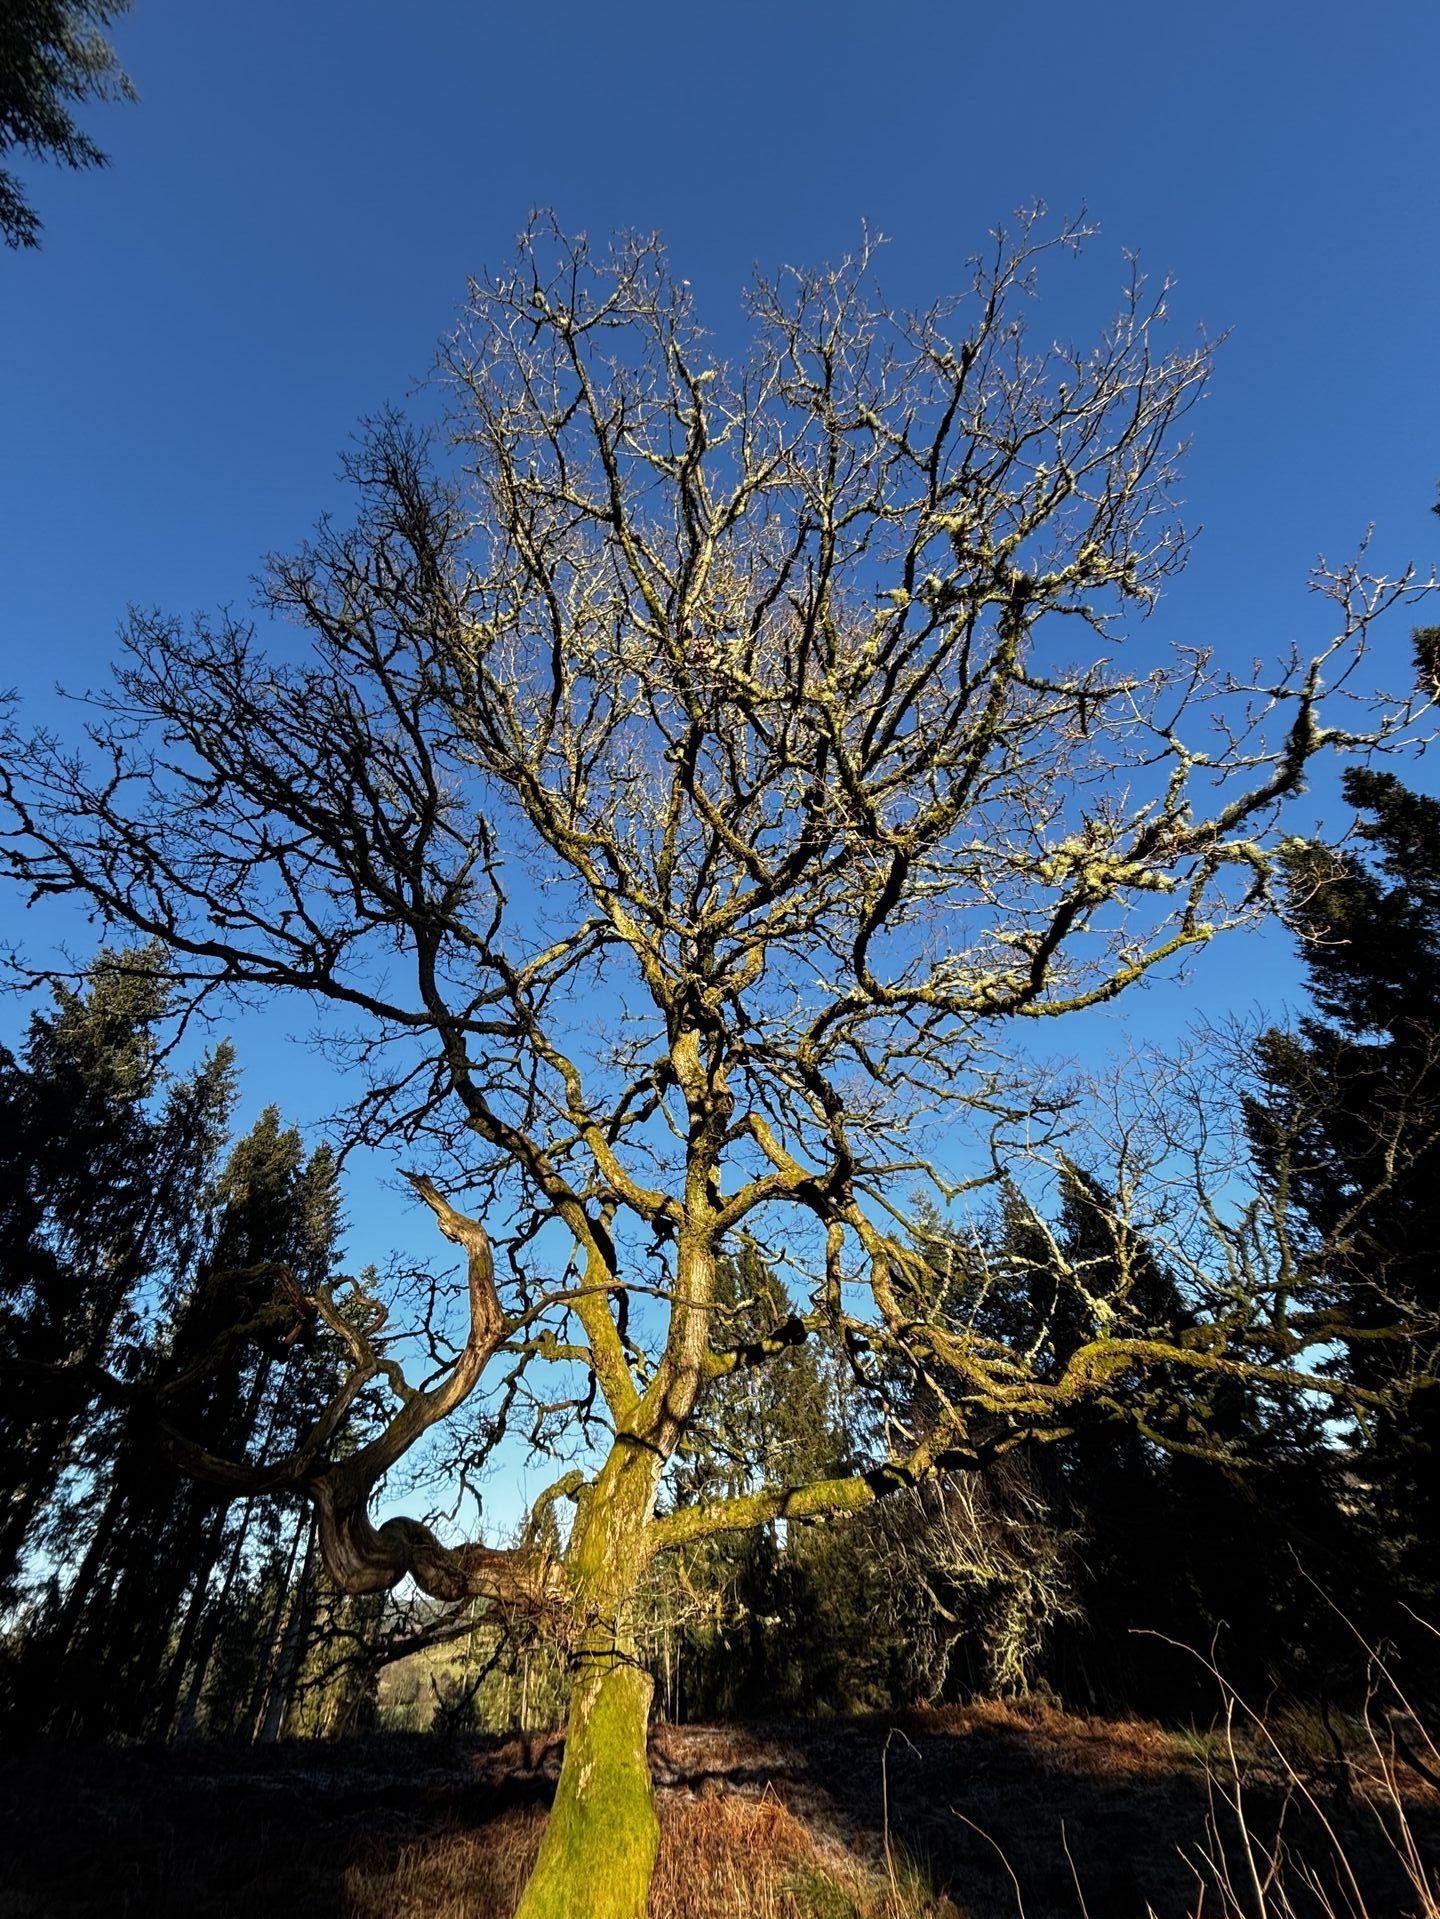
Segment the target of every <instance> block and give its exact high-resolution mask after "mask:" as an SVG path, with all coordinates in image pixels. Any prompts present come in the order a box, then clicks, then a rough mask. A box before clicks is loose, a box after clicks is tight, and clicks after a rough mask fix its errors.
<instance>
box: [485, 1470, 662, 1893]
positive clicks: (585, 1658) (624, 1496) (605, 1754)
mask: <svg viewBox="0 0 1440 1919" xmlns="http://www.w3.org/2000/svg"><path fill="white" fill-rule="evenodd" d="M662 1463H663V1462H662V1461H661V1460H660V1458H659V1457H658V1456H657V1454H656V1453H655V1452H653V1451H651V1450H650V1449H649V1448H647V1447H645V1446H643V1445H641V1446H637V1445H635V1444H634V1443H633V1435H630V1436H627V1435H624V1434H622V1435H621V1436H620V1437H619V1438H618V1440H617V1443H616V1445H615V1448H614V1450H613V1451H612V1452H611V1454H610V1457H609V1459H608V1460H607V1461H606V1463H605V1466H604V1468H603V1470H602V1471H601V1473H600V1474H599V1476H598V1478H597V1479H596V1481H595V1483H594V1485H593V1486H591V1487H590V1488H589V1489H588V1490H587V1492H586V1493H585V1495H584V1497H583V1499H582V1502H581V1506H580V1510H579V1512H578V1513H577V1515H576V1520H575V1528H574V1533H573V1535H572V1538H571V1542H570V1549H569V1551H568V1552H567V1554H566V1572H567V1575H568V1577H569V1583H570V1598H571V1619H572V1622H573V1629H574V1631H575V1641H574V1644H573V1646H572V1648H571V1655H570V1717H569V1720H568V1723H567V1726H566V1733H565V1757H564V1759H563V1761H562V1763H561V1767H560V1781H559V1784H558V1786H557V1787H556V1791H555V1803H554V1805H553V1807H552V1808H551V1812H550V1817H549V1819H548V1821H547V1822H546V1826H545V1836H544V1839H543V1840H542V1841H541V1845H540V1855H539V1858H538V1859H537V1860H536V1862H535V1870H534V1872H533V1873H532V1874H531V1876H530V1880H529V1883H528V1884H527V1885H526V1887H525V1892H524V1896H523V1897H522V1899H521V1901H520V1905H519V1907H518V1909H517V1911H516V1915H515V1919H576V1916H577V1915H579V1914H582V1913H583V1914H585V1915H587V1919H645V1912H646V1907H647V1904H648V1899H649V1892H650V1879H651V1875H652V1874H653V1872H654V1869H655V1850H656V1846H657V1845H658V1843H659V1837H660V1826H659V1821H658V1820H657V1818H656V1815H655V1795H654V1790H653V1787H652V1784H651V1779H650V1761H649V1756H648V1754H647V1751H646V1734H647V1732H648V1729H649V1720H650V1697H651V1693H652V1691H653V1690H654V1686H653V1681H652V1680H651V1677H650V1674H649V1673H648V1672H647V1671H646V1670H645V1668H644V1667H643V1666H642V1665H641V1663H640V1660H639V1658H638V1656H637V1649H636V1645H635V1640H634V1637H633V1632H632V1630H631V1608H632V1605H633V1601H634V1596H635V1590H636V1588H637V1586H638V1585H639V1582H640V1578H641V1576H642V1574H643V1572H644V1570H645V1566H646V1564H647V1563H648V1558H649V1551H648V1545H647V1540H646V1532H647V1528H648V1524H649V1520H650V1516H651V1512H652V1510H653V1506H654V1499H655V1489H656V1486H657V1484H658V1482H659V1475H660V1470H661V1466H662Z"/></svg>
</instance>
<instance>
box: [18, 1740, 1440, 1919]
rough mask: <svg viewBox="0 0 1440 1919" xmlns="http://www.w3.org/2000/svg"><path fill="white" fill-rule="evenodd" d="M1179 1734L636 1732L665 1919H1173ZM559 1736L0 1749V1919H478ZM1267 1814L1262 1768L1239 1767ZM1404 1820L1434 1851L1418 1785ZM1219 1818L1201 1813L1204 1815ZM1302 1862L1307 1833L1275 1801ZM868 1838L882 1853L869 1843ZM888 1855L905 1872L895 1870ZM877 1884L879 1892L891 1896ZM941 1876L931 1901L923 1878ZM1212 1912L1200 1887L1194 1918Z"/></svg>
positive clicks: (1349, 1834)
mask: <svg viewBox="0 0 1440 1919" xmlns="http://www.w3.org/2000/svg"><path fill="white" fill-rule="evenodd" d="M1202 1748H1203V1742H1200V1741H1197V1740H1184V1739H1181V1738H1179V1737H1177V1736H1174V1735H1171V1734H1167V1733H1164V1732H1161V1731H1159V1730H1158V1729H1156V1728H1154V1727H1148V1726H1143V1725H1129V1724H1119V1723H1115V1722H1111V1721H1105V1720H1098V1719H1084V1718H1076V1717H1072V1716H1066V1715H1062V1714H1060V1713H1057V1712H1051V1711H1046V1710H1044V1709H1035V1710H1032V1711H1028V1712H1024V1713H1022V1712H1018V1711H1015V1710H1013V1709H1007V1708H1003V1707H976V1708H965V1709H960V1708H953V1709H947V1710H945V1711H942V1712H937V1713H928V1712H917V1713H911V1714H898V1715H897V1714H892V1715H884V1716H874V1717H868V1718H864V1719H856V1720H833V1721H821V1722H815V1721H808V1722H803V1723H801V1722H795V1723H780V1722H775V1723H770V1724H764V1725H758V1726H749V1727H704V1726H700V1727H661V1728H658V1729H657V1730H656V1732H655V1734H654V1737H653V1740H652V1753H653V1759H654V1765H655V1771H656V1777H657V1781H658V1783H659V1786H660V1789H661V1790H660V1796H661V1811H662V1820H663V1822H664V1827H665V1834H666V1837H665V1842H664V1851H663V1855H662V1864H661V1875H660V1881H659V1883H658V1885H657V1893H656V1898H655V1900H654V1902H653V1907H654V1911H655V1912H656V1914H657V1915H663V1919H720V1916H721V1915H725V1914H728V1913H732V1912H733V1913H735V1914H737V1915H739V1914H745V1915H747V1919H751V1915H754V1916H755V1919H764V1916H765V1915H769V1914H774V1915H777V1919H790V1915H800V1914H806V1913H814V1914H820V1915H823V1916H824V1919H844V1916H845V1915H847V1914H856V1913H859V1914H862V1915H865V1919H868V1915H869V1914H870V1913H871V1912H876V1913H878V1912H882V1911H884V1910H886V1901H887V1900H888V1902H889V1910H890V1911H891V1912H892V1913H894V1912H900V1911H903V1912H905V1913H907V1914H908V1913H914V1914H921V1913H925V1912H929V1913H932V1914H937V1915H938V1914H946V1915H952V1916H953V1919H998V1916H999V1915H1002V1914H1003V1915H1006V1919H1011V1916H1012V1915H1014V1914H1015V1913H1016V1911H1017V1909H1018V1908H1017V1900H1016V1894H1015V1889H1014V1885H1013V1884H1012V1880H1011V1877H1010V1874H1011V1872H1012V1871H1013V1873H1014V1875H1015V1878H1016V1879H1017V1880H1018V1881H1019V1884H1020V1887H1021V1890H1022V1892H1023V1897H1024V1910H1025V1914H1026V1919H1081V1913H1082V1904H1081V1898H1080V1895H1079V1893H1077V1890H1076V1888H1077V1885H1078V1886H1079V1887H1081V1888H1083V1892H1084V1904H1085V1907H1086V1908H1088V1913H1089V1919H1143V1915H1144V1914H1145V1913H1146V1910H1147V1907H1149V1908H1153V1910H1154V1913H1155V1914H1156V1916H1157V1919H1182V1916H1183V1915H1185V1914H1188V1913H1189V1912H1191V1911H1192V1910H1193V1908H1194V1904H1195V1881H1194V1876H1193V1874H1192V1873H1191V1872H1189V1871H1188V1870H1187V1869H1186V1867H1185V1865H1184V1863H1183V1862H1182V1860H1181V1858H1180V1856H1179V1853H1180V1849H1181V1848H1186V1849H1189V1850H1191V1851H1195V1850H1198V1848H1199V1847H1200V1846H1202V1845H1203V1844H1204V1843H1205V1836H1206V1820H1207V1814H1208V1813H1210V1812H1211V1810H1212V1803H1213V1802H1212V1797H1211V1794H1210V1791H1209V1788H1208V1786H1207V1779H1206V1770H1205V1764H1204V1753H1203V1749H1202ZM558 1763H559V1742H558V1740H554V1739H550V1740H547V1739H545V1738H543V1737H539V1736H531V1737H528V1738H525V1739H519V1738H513V1739H510V1740H508V1741H502V1740H496V1739H482V1738H471V1739H465V1740H461V1741H459V1742H458V1743H455V1744H453V1745H451V1746H449V1747H448V1748H447V1747H444V1746H442V1745H441V1744H440V1743H439V1742H438V1741H436V1740H434V1739H432V1738H428V1737H426V1736H424V1735H406V1734H393V1735H385V1736H380V1737H376V1738H373V1739H368V1740H357V1741H351V1742H348V1743H345V1744H340V1745H335V1746H316V1745H299V1744H295V1745H290V1746H284V1747H278V1748H270V1749H256V1748H251V1747H244V1748H233V1749H227V1748H224V1747H196V1748H189V1749H185V1748H180V1749H176V1748H170V1749H167V1750H159V1751H152V1750H131V1751H114V1750H111V1751H103V1752H96V1751H80V1750H74V1749H57V1748H46V1749H39V1750H35V1751H32V1752H29V1753H17V1754H10V1755H8V1756H6V1757H5V1758H4V1760H3V1761H0V1806H3V1812H0V1821H3V1824H0V1845H3V1867H0V1914H3V1915H4V1919H91V1915H95V1916H97V1919H98V1915H100V1914H102V1913H103V1914H105V1915H107V1919H110V1916H111V1915H132V1914H133V1915H137V1916H138V1915H141V1914H144V1915H147V1919H150V1916H153V1919H181V1916H182V1915H183V1916H184V1919H238V1916H239V1915H242V1914H243V1915H245V1916H246V1919H254V1916H255V1915H257V1914H260V1915H263V1919H390V1916H391V1915H395V1916H396V1919H400V1916H401V1915H412V1914H413V1915H420V1914H426V1915H435V1919H492V1915H493V1916H494V1919H503V1915H504V1914H506V1913H507V1912H508V1910H509V1906H510V1902H511V1901H512V1900H513V1895H514V1889H515V1888H516V1887H517V1886H518V1885H519V1884H520V1883H521V1881H522V1879H523V1876H524V1873H525V1871H526V1869H527V1866H528V1862H529V1859H530V1858H531V1857H532V1856H533V1851H534V1847H535V1845H536V1844H538V1839H539V1832H540V1828H541V1825H542V1823H543V1807H544V1805H545V1803H546V1801H547V1800H548V1797H549V1794H550V1791H551V1789H552V1786H553V1780H554V1775H555V1772H556V1771H557V1769H558ZM1336 1785H1337V1782H1336V1781H1334V1780H1330V1781H1327V1780H1326V1779H1325V1778H1324V1777H1323V1776H1322V1773H1320V1772H1317V1774H1316V1776H1315V1782H1314V1789H1315V1791H1316V1793H1317V1796H1318V1798H1319V1800H1320V1804H1321V1806H1322V1808H1323V1810H1324V1813H1325V1815H1326V1816H1327V1817H1328V1818H1330V1819H1331V1820H1332V1821H1334V1822H1335V1823H1336V1825H1337V1827H1338V1829H1339V1830H1341V1831H1342V1833H1343V1834H1344V1835H1345V1837H1346V1842H1347V1849H1348V1850H1349V1852H1350V1854H1351V1857H1352V1860H1354V1861H1355V1862H1356V1863H1357V1867H1358V1871H1359V1875H1360V1877H1361V1880H1362V1883H1363V1884H1365V1890H1366V1904H1367V1907H1368V1909H1369V1911H1370V1913H1371V1915H1372V1919H1400V1916H1401V1915H1402V1914H1405V1913H1407V1912H1409V1911H1412V1910H1413V1909H1414V1900H1413V1898H1412V1897H1410V1896H1409V1895H1408V1894H1407V1892H1406V1890H1405V1887H1404V1884H1403V1880H1402V1879H1401V1878H1400V1877H1399V1876H1398V1875H1397V1874H1396V1872H1395V1870H1394V1865H1393V1860H1392V1859H1390V1858H1389V1856H1388V1849H1387V1848H1386V1847H1385V1846H1384V1844H1383V1843H1382V1836H1381V1831H1380V1827H1379V1825H1378V1824H1377V1819H1376V1815H1375V1809H1374V1808H1373V1807H1372V1806H1371V1805H1369V1804H1368V1803H1367V1802H1366V1801H1365V1799H1364V1796H1363V1793H1361V1794H1359V1795H1358V1796H1356V1797H1351V1798H1349V1799H1348V1800H1347V1799H1346V1797H1345V1796H1344V1795H1343V1794H1342V1793H1340V1792H1339V1791H1337V1790H1336ZM1248 1803H1249V1807H1250V1812H1251V1815H1252V1818H1253V1820H1254V1822H1255V1823H1256V1824H1257V1826H1258V1827H1259V1828H1261V1829H1268V1830H1270V1831H1273V1829H1274V1826H1275V1823H1276V1821H1277V1819H1278V1818H1279V1816H1280V1811H1281V1794H1280V1792H1279V1790H1278V1787H1277V1784H1276V1782H1275V1780H1274V1779H1273V1777H1272V1778H1270V1779H1268V1780H1267V1779H1266V1778H1264V1777H1260V1778H1257V1779H1256V1780H1255V1781H1254V1782H1252V1788H1251V1792H1250V1795H1249V1800H1248ZM1409 1810H1410V1819H1411V1825H1412V1828H1413V1830H1414V1831H1415V1833H1416V1835H1417V1836H1418V1840H1419V1843H1420V1845H1421V1848H1422V1850H1423V1851H1425V1852H1426V1853H1428V1857H1429V1858H1430V1859H1431V1860H1432V1861H1436V1862H1440V1797H1437V1795H1435V1794H1433V1793H1430V1792H1428V1791H1426V1790H1425V1789H1423V1788H1418V1789H1417V1792H1416V1795H1415V1799H1414V1802H1413V1804H1412V1805H1411V1806H1410V1809H1409ZM1223 1816H1224V1815H1223V1811H1222V1818H1223ZM1285 1819H1286V1832H1287V1835H1288V1843H1289V1845H1290V1848H1291V1852H1292V1854H1293V1855H1295V1856H1297V1857H1298V1858H1299V1859H1301V1860H1302V1861H1306V1862H1314V1861H1317V1860H1319V1859H1320V1858H1321V1856H1322V1854H1323V1853H1324V1852H1325V1850H1326V1847H1325V1845H1324V1842H1323V1836H1322V1834H1321V1833H1320V1831H1319V1830H1318V1825H1317V1821H1316V1819H1315V1816H1314V1815H1313V1813H1309V1812H1307V1811H1306V1810H1305V1808H1304V1807H1303V1806H1299V1807H1297V1806H1294V1805H1292V1806H1291V1807H1290V1809H1289V1811H1288V1812H1287V1813H1286V1814H1285ZM887 1841H888V1851H887ZM906 1861H910V1862H913V1865H914V1867H915V1868H916V1870H914V1871H911V1870H909V1869H908V1868H907V1866H906V1864H905V1862H906ZM897 1885H898V1887H899V1891H900V1895H901V1897H900V1899H899V1900H898V1901H897V1900H896V1897H895V1889H896V1886H897ZM947 1893H948V1899H946V1898H943V1897H942V1896H941V1895H943V1894H947ZM1216 1909H1217V1908H1216V1907H1215V1906H1214V1905H1213V1904H1212V1905H1210V1906H1207V1908H1206V1911H1207V1913H1208V1912H1210V1911H1213V1910H1216Z"/></svg>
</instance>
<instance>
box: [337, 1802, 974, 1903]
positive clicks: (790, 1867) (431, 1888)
mask: <svg viewBox="0 0 1440 1919" xmlns="http://www.w3.org/2000/svg"><path fill="white" fill-rule="evenodd" d="M543 1827H544V1818H543V1815H542V1814H540V1813H539V1812H538V1811H537V1812H529V1813H514V1814H510V1815H508V1816H507V1817H505V1818H503V1819H498V1820H492V1821H491V1822H490V1823H489V1824H488V1825H486V1826H484V1827H481V1828H480V1829H479V1830H478V1831H468V1832H455V1833H448V1834H446V1835H444V1836H443V1837H441V1838H438V1839H433V1840H422V1841H419V1842H417V1843H416V1844H414V1845H411V1846H407V1847H405V1848H404V1849H403V1851H402V1852H401V1853H400V1855H399V1857H398V1858H397V1859H394V1860H387V1859H383V1858H377V1860H376V1861H374V1862H372V1863H362V1864H361V1865H358V1866H355V1867H353V1868H352V1869H351V1870H350V1872H349V1873H347V1875H346V1880H345V1889H346V1895H347V1897H346V1910H347V1912H348V1913H349V1914H350V1915H351V1916H352V1919H510V1915H511V1914H512V1913H513V1911H514V1909H515V1903H516V1901H517V1900H518V1898H519V1896H520V1889H521V1887H522V1886H523V1885H524V1883H525V1879H526V1876H527V1874H528V1873H529V1871H530V1868H531V1866H532V1865H533V1864H534V1861H535V1854H536V1851H537V1849H538V1847H539V1844H540V1834H541V1832H542V1830H543ZM650 1914H651V1919H960V1915H959V1913H958V1911H957V1909H956V1907H955V1906H953V1905H952V1904H951V1903H950V1901H949V1900H948V1899H945V1898H939V1899H937V1898H934V1897H932V1896H931V1895H930V1893H929V1892H928V1890H927V1889H926V1888H925V1887H924V1886H923V1884H922V1883H921V1882H920V1880H919V1879H918V1877H917V1875H915V1874H914V1873H913V1872H912V1871H910V1870H908V1869H906V1868H905V1867H904V1866H902V1865H901V1864H899V1863H898V1862H897V1863H896V1864H895V1865H894V1867H893V1870H890V1871H885V1870H877V1869H876V1868H873V1867H868V1866H866V1865H864V1864H863V1863H862V1862H861V1861H860V1860H858V1859H856V1858H855V1857H853V1856H852V1855H850V1854H847V1853H846V1852H844V1851H843V1850H842V1849H840V1848H839V1847H836V1846H833V1845H832V1846H824V1845H822V1844H821V1843H819V1842H818V1841H817V1839H816V1837H815V1835H814V1834H812V1833H811V1832H810V1831H809V1830H808V1829H807V1828H806V1827H805V1826H803V1825H802V1824H801V1823H800V1821H799V1820H798V1819H797V1818H795V1816H794V1815H793V1814H792V1813H790V1812H788V1811H787V1810H786V1809H785V1807H784V1806H782V1805H781V1804H780V1802H779V1800H778V1799H774V1798H771V1797H768V1796H766V1797H762V1798H760V1799H745V1798H740V1797H728V1796H723V1795H719V1794H715V1795H711V1796H707V1797H704V1798H701V1799H694V1800H682V1799H678V1798H668V1799H665V1800H662V1803H661V1807H660V1853H659V1857H658V1859H657V1861H656V1869H655V1881H654V1884H653V1886H652V1888H651V1894H650Z"/></svg>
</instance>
